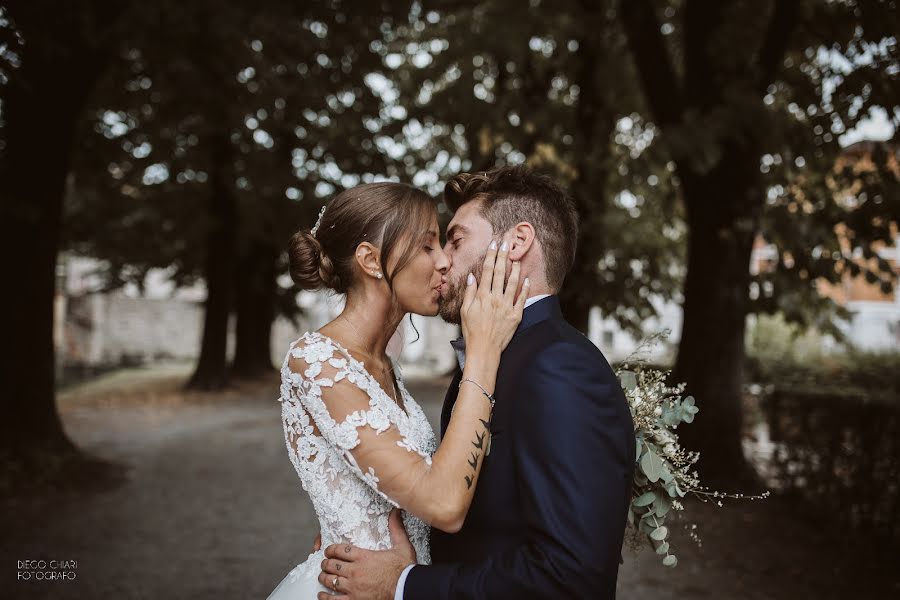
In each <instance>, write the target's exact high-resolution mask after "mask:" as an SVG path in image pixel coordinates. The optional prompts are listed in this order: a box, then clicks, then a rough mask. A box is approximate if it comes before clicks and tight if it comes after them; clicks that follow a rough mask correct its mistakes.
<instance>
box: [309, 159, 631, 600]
mask: <svg viewBox="0 0 900 600" xmlns="http://www.w3.org/2000/svg"><path fill="white" fill-rule="evenodd" d="M444 197H445V200H446V201H447V204H448V206H450V207H451V208H452V209H454V210H455V214H454V217H453V220H452V221H451V222H450V225H449V227H448V229H447V242H446V247H445V251H446V252H447V254H448V255H449V256H450V258H451V259H452V267H451V269H450V270H449V271H448V272H447V274H446V275H445V279H444V281H445V284H444V285H443V286H442V288H441V293H442V306H441V316H442V317H443V318H444V319H445V320H447V321H449V322H451V323H459V313H460V308H461V306H462V300H463V292H464V290H465V283H464V281H465V277H466V275H467V274H468V273H469V272H470V271H472V272H474V273H475V275H476V278H478V277H479V275H480V273H479V272H478V269H480V266H481V264H482V262H483V257H484V250H485V248H487V246H488V244H489V243H490V241H491V240H492V239H499V238H501V237H503V236H508V239H511V240H512V244H511V247H510V252H509V259H510V260H518V261H520V262H521V267H522V268H521V277H522V279H523V280H524V278H525V277H526V276H527V277H529V278H530V281H531V290H530V293H531V297H530V298H529V299H528V303H526V305H525V306H526V308H525V313H524V315H523V317H522V322H521V324H520V325H519V328H518V329H517V330H516V333H515V335H514V336H513V338H512V341H511V342H510V343H509V346H508V347H507V348H506V350H505V351H504V353H503V356H502V360H501V362H500V368H499V370H498V372H497V383H496V390H495V391H494V396H495V397H496V404H495V407H494V413H493V417H492V420H491V443H490V447H489V451H488V454H487V456H486V457H485V459H484V463H483V466H482V471H481V477H480V479H479V481H478V484H477V485H478V487H477V489H476V493H475V496H474V498H473V500H472V505H471V508H470V510H469V513H468V515H467V517H466V520H465V524H464V525H463V527H462V529H460V531H459V532H458V533H456V534H452V535H451V534H447V533H444V532H441V531H438V530H432V537H431V556H432V560H433V564H432V565H430V566H426V565H415V564H414V563H415V553H414V552H413V550H412V546H411V545H410V544H409V542H408V541H407V540H406V537H405V535H404V533H403V531H402V527H401V526H399V525H398V524H399V522H400V520H399V519H398V518H397V514H392V515H391V517H392V518H391V528H392V539H393V541H394V547H393V548H392V549H391V550H384V551H370V550H363V549H360V548H356V547H353V546H348V545H346V544H343V545H333V546H329V547H328V548H326V552H325V555H326V560H325V561H324V562H323V563H322V568H323V573H322V574H321V575H320V576H319V580H320V581H321V582H322V583H323V585H326V586H328V582H330V581H331V580H332V579H333V578H334V576H335V575H340V576H341V577H344V578H347V583H346V584H342V589H341V593H342V594H345V595H346V596H347V597H350V598H360V599H361V598H376V599H385V600H388V599H391V598H395V599H396V600H431V599H435V598H439V599H448V600H449V599H455V598H465V599H475V598H486V599H501V598H517V599H521V598H553V599H558V598H592V599H593V598H600V599H606V598H615V594H616V576H617V574H618V568H619V562H620V560H621V559H620V556H621V549H622V540H623V536H624V532H625V520H626V514H627V510H628V503H629V499H630V495H631V484H632V473H633V466H634V428H633V423H632V420H631V414H630V412H629V409H628V406H627V404H626V401H625V397H624V395H623V392H622V388H621V387H620V385H619V382H618V380H617V378H616V376H615V374H614V373H613V371H612V369H611V368H610V366H609V364H608V363H607V361H606V359H605V358H604V356H603V354H601V352H600V351H599V350H598V349H597V348H596V347H595V346H594V345H593V344H592V343H591V342H590V341H589V340H588V339H587V338H586V337H584V335H582V334H581V333H580V332H579V331H577V330H576V329H575V328H573V327H572V326H571V325H569V324H568V323H567V322H566V321H565V320H564V319H563V317H562V314H561V312H560V306H559V300H558V298H557V296H556V294H557V293H558V292H559V289H560V287H561V286H562V283H563V279H564V278H565V276H566V274H567V273H568V271H569V270H570V268H571V266H572V263H573V261H574V258H575V246H576V239H577V236H578V218H577V214H576V212H575V208H574V205H573V203H572V201H571V199H569V198H568V197H567V196H566V195H565V194H564V193H563V191H562V190H561V189H560V188H559V187H558V186H557V185H556V184H555V183H553V181H552V180H550V179H549V178H547V177H544V176H540V175H537V174H534V173H532V172H530V171H528V170H527V169H524V168H522V167H506V168H500V169H495V170H493V171H488V172H486V173H477V174H467V173H464V174H461V175H458V176H457V177H455V178H454V179H453V180H451V181H450V182H449V183H448V184H447V186H446V188H445V190H444ZM453 346H454V349H455V350H456V353H457V357H458V359H459V362H460V365H462V364H463V363H464V361H465V345H464V342H463V341H462V340H457V341H456V342H453ZM460 376H461V370H457V371H456V377H455V378H454V379H453V382H452V383H451V385H450V389H449V391H448V392H447V396H446V399H445V400H444V407H443V412H442V414H441V433H442V434H443V432H444V431H445V430H446V428H447V423H448V422H449V420H450V413H451V410H452V408H453V404H454V402H455V401H456V394H457V390H458V385H459V379H460ZM329 597H330V596H328V595H327V594H325V593H320V594H319V598H321V599H324V598H329Z"/></svg>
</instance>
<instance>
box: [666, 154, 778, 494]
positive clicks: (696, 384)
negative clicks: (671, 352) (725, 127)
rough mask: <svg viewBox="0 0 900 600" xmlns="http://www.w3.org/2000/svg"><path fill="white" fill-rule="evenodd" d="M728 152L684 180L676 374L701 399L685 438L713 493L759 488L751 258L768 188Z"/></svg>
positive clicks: (752, 169)
mask: <svg viewBox="0 0 900 600" xmlns="http://www.w3.org/2000/svg"><path fill="white" fill-rule="evenodd" d="M729 146H730V147H729ZM726 148H727V150H726V155H725V156H727V157H728V158H723V162H722V163H721V164H720V165H719V167H717V168H716V169H714V170H713V171H711V172H710V173H707V174H703V175H697V174H693V173H690V172H686V174H685V175H683V176H682V183H683V191H684V194H685V203H686V206H687V220H688V231H689V237H688V265H687V276H686V279H685V284H684V321H683V325H682V333H681V340H680V343H679V347H678V357H677V359H676V363H675V368H674V370H673V374H672V378H673V380H674V381H678V382H681V381H683V382H686V383H687V388H686V393H688V394H691V395H694V396H695V397H696V400H697V406H698V407H699V408H700V413H699V414H698V415H697V417H696V418H695V419H694V422H693V423H692V424H691V425H689V426H686V427H683V428H681V429H679V435H680V437H681V439H682V441H683V442H684V444H685V446H686V447H687V448H689V449H690V450H692V451H699V452H700V462H699V463H698V471H699V473H700V475H701V479H702V480H703V481H704V484H705V485H709V486H712V487H723V486H726V485H728V486H731V485H735V484H738V485H751V484H753V483H755V476H754V475H753V472H752V469H751V468H750V467H749V465H748V464H747V462H746V460H745V459H744V454H743V450H742V445H741V440H742V437H743V436H742V428H743V408H742V402H743V382H744V377H743V366H744V355H745V352H744V333H745V323H746V317H747V314H748V309H749V285H750V255H751V252H752V250H753V240H754V236H755V234H756V231H757V229H758V216H757V215H758V211H759V209H760V207H761V202H762V190H761V187H760V185H759V180H758V179H759V177H758V170H757V169H756V165H755V164H754V163H753V161H752V160H751V159H749V158H748V157H747V156H745V152H746V148H745V149H744V151H745V152H741V151H740V150H738V149H737V148H736V147H735V145H733V144H732V145H727V146H726ZM728 153H730V154H728ZM746 153H747V154H749V155H751V156H752V154H753V153H752V152H746ZM726 199H727V201H726Z"/></svg>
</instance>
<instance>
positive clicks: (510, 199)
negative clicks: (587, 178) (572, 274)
mask: <svg viewBox="0 0 900 600" xmlns="http://www.w3.org/2000/svg"><path fill="white" fill-rule="evenodd" d="M472 200H481V201H482V206H481V215H482V216H483V217H484V218H485V219H487V220H488V222H490V224H491V227H493V230H494V234H495V235H496V234H500V233H502V232H505V231H508V230H509V229H510V228H511V227H513V226H514V225H516V223H520V222H522V221H527V222H529V223H531V224H532V225H533V226H534V230H535V235H536V236H537V239H538V241H539V242H540V243H541V248H542V249H543V253H544V274H545V276H546V278H547V285H549V286H550V287H551V288H553V289H554V290H559V289H560V288H561V287H562V283H563V280H564V279H565V278H566V275H567V274H568V273H569V271H570V270H571V269H572V265H573V263H574V262H575V248H576V245H577V243H578V211H577V210H576V208H575V202H574V201H573V200H572V198H571V197H569V196H568V195H567V194H566V193H565V191H563V189H562V188H561V187H559V186H558V185H557V184H556V183H555V182H554V181H553V180H552V179H551V178H550V177H548V176H546V175H541V174H538V173H535V172H534V171H531V170H529V169H527V168H525V167H500V168H497V169H493V170H490V171H479V172H478V173H460V174H459V175H457V176H456V177H454V178H453V179H451V180H450V181H448V182H447V185H446V186H444V202H445V203H446V204H447V206H448V207H449V208H450V209H451V210H453V211H454V212H455V211H456V210H457V209H458V208H459V207H460V206H462V205H463V204H465V203H467V202H470V201H472Z"/></svg>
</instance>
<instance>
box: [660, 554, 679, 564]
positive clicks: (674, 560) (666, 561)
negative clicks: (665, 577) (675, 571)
mask: <svg viewBox="0 0 900 600" xmlns="http://www.w3.org/2000/svg"><path fill="white" fill-rule="evenodd" d="M662 563H663V565H664V566H666V567H674V566H675V565H677V564H678V559H677V558H675V555H674V554H670V555H668V556H667V557H665V558H664V559H663V561H662Z"/></svg>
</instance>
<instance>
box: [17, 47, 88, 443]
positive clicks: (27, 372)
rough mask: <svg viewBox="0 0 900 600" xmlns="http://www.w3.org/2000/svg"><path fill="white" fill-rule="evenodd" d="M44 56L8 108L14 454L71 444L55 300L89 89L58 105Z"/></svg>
mask: <svg viewBox="0 0 900 600" xmlns="http://www.w3.org/2000/svg"><path fill="white" fill-rule="evenodd" d="M38 58H39V57H36V56H34V55H28V54H27V53H26V55H25V58H24V60H23V65H22V67H21V69H19V70H18V71H17V72H15V73H14V74H13V76H14V77H15V78H17V79H18V80H19V81H18V82H17V84H16V85H10V86H9V87H8V93H7V94H6V97H5V99H4V100H5V101H4V106H3V109H4V111H3V112H4V115H3V116H4V120H5V121H6V125H5V127H4V131H3V133H4V139H5V142H6V148H5V150H4V157H3V159H4V160H3V174H2V181H3V184H2V188H0V194H2V197H3V202H2V210H3V213H2V214H3V218H2V219H0V226H2V227H3V228H4V230H5V231H4V232H3V234H2V238H3V242H4V247H5V252H3V255H4V256H6V257H7V258H8V259H9V260H8V261H7V265H6V273H5V274H4V279H6V281H7V282H8V283H9V284H10V288H9V289H7V291H6V292H4V293H3V294H0V298H2V300H0V302H2V309H0V314H2V315H3V317H4V322H5V325H4V327H3V337H4V345H5V346H6V348H7V350H8V351H9V352H10V354H9V357H10V358H9V359H7V360H4V361H2V364H3V374H4V376H3V381H2V384H0V386H2V387H0V389H2V390H3V394H4V397H5V400H6V405H7V411H6V416H5V417H4V418H3V419H2V427H3V435H2V443H3V444H4V445H6V446H7V447H8V448H10V449H13V450H14V451H16V452H18V451H19V450H24V449H26V448H28V447H29V446H35V447H38V446H45V447H46V446H48V445H49V446H51V447H54V448H59V449H66V450H71V449H73V447H72V445H71V442H70V441H69V440H68V438H66V436H65V433H64V432H63V429H62V424H61V422H60V420H59V416H58V415H57V412H56V407H55V401H54V393H55V392H54V387H55V380H54V376H55V368H54V366H55V365H54V363H55V359H54V345H53V300H54V294H55V289H56V256H57V253H58V251H59V240H60V225H61V216H62V203H63V196H64V194H65V187H66V176H67V174H68V171H69V163H70V149H71V147H72V142H73V139H74V137H75V128H76V124H77V119H78V115H79V112H80V109H81V108H83V105H84V96H85V95H86V92H85V90H82V89H77V88H76V89H72V88H69V89H68V90H67V99H66V101H65V102H63V103H60V102H58V101H57V100H56V99H57V95H56V94H57V93H58V87H59V79H58V77H59V66H58V65H54V64H43V63H41V62H39V60H37V59H38ZM50 145H52V146H53V148H50V147H49V146H50ZM54 150H55V151H54Z"/></svg>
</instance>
